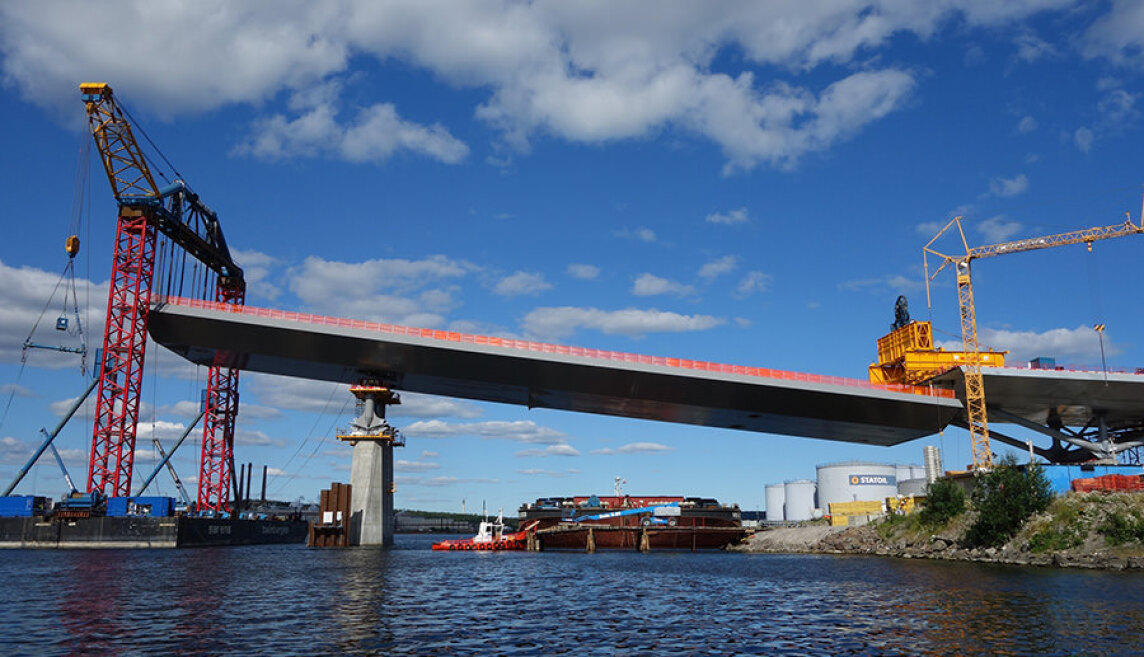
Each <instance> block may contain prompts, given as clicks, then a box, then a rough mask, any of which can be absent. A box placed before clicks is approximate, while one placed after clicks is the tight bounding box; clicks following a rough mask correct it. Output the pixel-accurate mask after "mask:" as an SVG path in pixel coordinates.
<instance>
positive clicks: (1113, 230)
mask: <svg viewBox="0 0 1144 657" xmlns="http://www.w3.org/2000/svg"><path fill="white" fill-rule="evenodd" d="M1141 217H1142V220H1141V224H1139V225H1138V224H1134V223H1132V216H1131V215H1130V214H1128V213H1125V220H1124V223H1122V224H1115V225H1112V226H1098V227H1095V228H1086V229H1084V230H1075V231H1071V232H1068V233H1058V234H1056V235H1045V236H1043V237H1032V238H1029V239H1023V240H1015V241H1012V242H1001V243H998V244H990V245H987V246H979V247H975V248H970V247H969V243H968V242H967V241H966V239H965V231H964V230H963V229H962V227H961V217H954V218H953V219H951V220H950V221H949V223H947V224H946V225H945V227H944V228H942V229H941V230H940V231H938V234H937V235H935V236H934V238H933V239H932V240H930V241H929V243H928V244H926V245H925V247H924V248H923V249H922V258H923V264H924V266H925V275H926V304H927V305H930V288H929V284H930V281H932V280H933V278H934V277H936V276H937V275H938V274H939V273H940V272H941V270H942V269H945V268H946V266H947V265H951V264H952V265H953V266H954V269H955V270H956V274H957V300H958V303H959V305H960V307H961V339H962V342H963V343H964V349H965V351H966V353H967V356H968V358H967V360H966V364H965V366H964V372H965V412H966V415H967V420H968V423H969V434H970V440H971V442H972V445H973V467H974V469H975V470H980V469H988V468H990V467H992V465H993V452H992V450H991V449H990V447H989V418H988V413H987V411H986V407H985V384H984V380H983V379H982V376H981V361H982V359H981V353H980V350H979V348H978V344H977V310H976V307H975V306H974V303H973V281H972V278H971V276H970V263H972V261H973V260H976V259H978V258H989V257H992V256H998V255H1005V254H1008V253H1021V252H1023V251H1034V250H1037V249H1047V248H1050V247H1054V246H1067V245H1070V244H1085V245H1087V246H1088V250H1089V251H1091V250H1092V243H1093V242H1095V241H1097V240H1104V239H1110V238H1113V237H1125V236H1128V235H1139V234H1140V233H1144V208H1142V209H1141ZM955 225H956V226H957V232H958V235H959V236H960V237H961V244H962V246H963V247H965V255H958V256H951V255H946V254H944V253H941V252H940V251H936V250H934V249H933V244H934V242H936V241H937V240H938V238H940V237H941V236H942V235H943V234H945V232H946V231H947V230H949V229H950V227H952V226H955ZM930 255H933V256H936V257H938V258H941V260H942V263H941V265H940V266H939V267H938V268H937V269H936V270H935V271H934V273H933V274H932V275H931V274H930V273H929V260H928V256H930Z"/></svg>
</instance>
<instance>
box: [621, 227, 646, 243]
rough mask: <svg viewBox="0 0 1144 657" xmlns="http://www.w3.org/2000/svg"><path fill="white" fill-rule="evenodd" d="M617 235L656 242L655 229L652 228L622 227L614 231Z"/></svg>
mask: <svg viewBox="0 0 1144 657" xmlns="http://www.w3.org/2000/svg"><path fill="white" fill-rule="evenodd" d="M612 234H613V235H615V236H616V237H620V238H623V239H632V240H637V241H640V242H648V243H651V242H654V241H655V240H656V237H655V231H654V230H652V229H650V228H645V227H642V226H641V227H640V228H622V229H620V230H617V231H614V232H613V233H612Z"/></svg>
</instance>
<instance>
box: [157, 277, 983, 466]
mask: <svg viewBox="0 0 1144 657" xmlns="http://www.w3.org/2000/svg"><path fill="white" fill-rule="evenodd" d="M149 330H150V332H151V335H152V337H153V338H154V339H155V340H156V341H157V342H158V343H160V344H162V345H163V346H165V347H167V348H168V349H171V350H172V351H175V352H176V353H178V354H180V355H182V356H184V357H185V358H187V359H189V360H191V361H193V362H196V363H199V364H204V365H205V364H210V363H211V361H212V359H214V358H215V356H216V354H222V357H223V358H224V362H225V363H226V364H227V365H229V366H231V367H238V368H240V369H244V370H251V371H257V372H265V373H270V374H282V375H288V376H296V377H303V378H309V379H319V380H326V381H339V382H343V383H354V382H356V381H358V380H359V379H360V378H361V377H362V376H366V375H370V376H377V377H379V378H380V379H382V380H383V381H384V382H385V383H386V385H389V386H390V387H392V388H393V389H395V390H407V391H412V392H421V393H427V394H434V395H444V396H449V397H461V398H465V399H474V400H481V401H492V402H500V403H506V404H517V405H521V406H528V407H529V408H551V409H560V410H568V411H578V412H587V413H598V414H604V415H616V416H625V417H636V418H644V419H651V420H660V421H664V422H679V423H686V424H696V425H703V426H710V427H721V428H726V429H741V430H747V431H758V432H765V433H778V434H786V435H793V436H803V437H810V438H823V439H828V440H839V441H845V442H856V443H868V444H874V445H895V444H898V443H901V442H905V441H908V440H913V439H915V438H920V437H923V436H927V435H930V434H933V433H936V432H938V431H939V430H941V429H942V428H944V427H945V426H946V425H947V424H948V423H949V422H950V420H952V419H953V417H954V416H955V415H956V414H957V413H958V412H959V411H960V410H961V403H960V402H959V401H958V400H957V399H956V398H954V397H953V393H952V392H950V391H947V390H937V391H935V392H934V393H932V394H918V392H917V390H916V389H911V388H909V387H898V388H892V387H884V386H875V385H873V384H869V383H866V382H863V381H858V380H854V379H842V378H836V377H823V376H815V375H808V374H797V373H792V372H783V371H776V370H768V369H765V368H755V367H743V366H733V365H722V364H717V363H706V362H702V361H691V360H686V359H674V358H660V357H652V356H642V355H636V354H623V353H619V352H609V351H601V350H595V349H583V348H578V347H568V346H563V345H552V344H545V343H538V342H528V341H523V340H512V339H502V338H494V337H486V336H475V335H468V334H463V333H453V332H446V331H435V330H429V329H416V328H408V327H402V326H394V325H390V324H377V323H371V322H362V321H356V320H346V319H338V318H331V317H320V316H314V315H307V314H301V313H290V312H284V311H274V310H267V309H260V308H252V307H245V308H244V307H234V306H227V305H223V304H215V303H211V302H202V301H192V300H184V299H173V298H172V299H167V300H165V302H163V303H159V304H157V305H156V307H155V308H154V309H153V310H152V311H151V313H150V319H149Z"/></svg>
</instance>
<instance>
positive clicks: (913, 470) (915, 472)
mask: <svg viewBox="0 0 1144 657" xmlns="http://www.w3.org/2000/svg"><path fill="white" fill-rule="evenodd" d="M925 478H926V466H924V465H911V466H910V476H909V479H925ZM898 481H901V479H899V480H898Z"/></svg>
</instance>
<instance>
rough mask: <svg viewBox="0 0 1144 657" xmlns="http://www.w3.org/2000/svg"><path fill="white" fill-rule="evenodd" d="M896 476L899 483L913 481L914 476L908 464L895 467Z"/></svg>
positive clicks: (899, 464)
mask: <svg viewBox="0 0 1144 657" xmlns="http://www.w3.org/2000/svg"><path fill="white" fill-rule="evenodd" d="M894 476H895V477H897V478H898V481H905V480H907V479H913V475H912V474H911V473H910V465H909V464H908V463H898V464H896V465H895V466H894Z"/></svg>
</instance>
